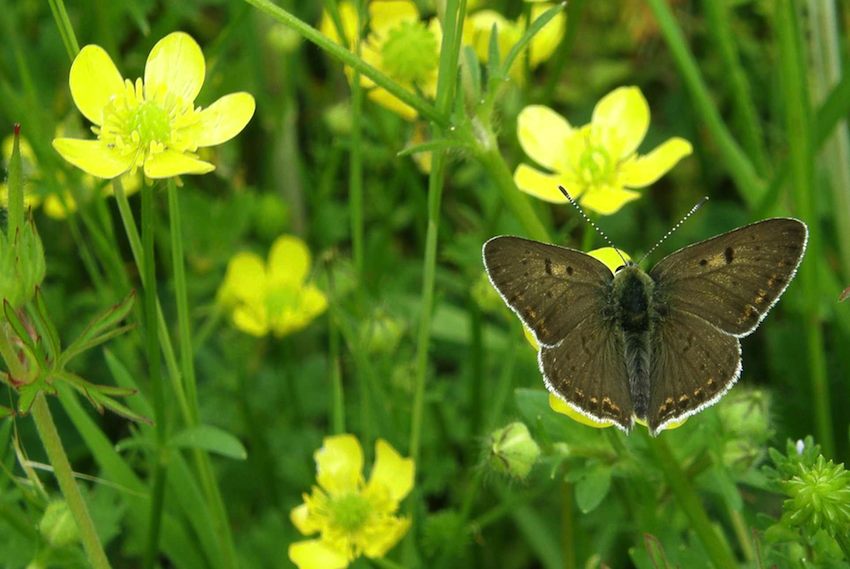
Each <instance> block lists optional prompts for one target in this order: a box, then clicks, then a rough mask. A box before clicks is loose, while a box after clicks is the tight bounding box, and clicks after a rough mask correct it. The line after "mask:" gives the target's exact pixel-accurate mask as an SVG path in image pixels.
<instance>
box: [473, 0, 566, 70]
mask: <svg viewBox="0 0 850 569" xmlns="http://www.w3.org/2000/svg"><path fill="white" fill-rule="evenodd" d="M563 9H564V4H558V5H557V6H553V7H551V8H549V9H548V10H546V11H545V12H543V13H542V14H541V15H540V17H539V18H537V19H536V20H534V23H533V24H531V26H529V27H528V30H526V32H525V33H524V34H523V35H522V37H521V38H520V40H519V41H518V42H516V43H515V44H514V46H513V47H512V48H511V51H509V52H508V55H507V57H505V63H504V65H502V75H503V76H505V77H507V76H508V74H509V73H510V70H511V67H512V66H513V64H514V61H515V60H516V58H517V57H519V54H520V53H522V51H523V50H524V49H525V48H526V47H527V46H528V44H529V43H530V42H531V40H532V39H533V38H534V36H536V35H537V34H538V33H539V32H540V30H542V29H543V26H545V25H546V24H548V23H549V21H550V20H551V19H552V18H554V17H555V16H557V15H558V13H559V12H560V11H561V10H563ZM494 27H495V25H494ZM490 37H491V38H492V37H493V36H490ZM491 44H492V40H491ZM491 50H492V45H491Z"/></svg>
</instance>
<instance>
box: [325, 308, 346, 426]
mask: <svg viewBox="0 0 850 569" xmlns="http://www.w3.org/2000/svg"><path fill="white" fill-rule="evenodd" d="M328 328H329V330H328V343H329V346H328V356H329V357H330V365H331V425H332V426H333V432H334V433H336V434H341V433H344V432H345V392H344V391H343V388H342V369H341V366H340V361H339V357H340V350H339V330H337V329H336V325H335V324H334V319H333V317H331V318H328Z"/></svg>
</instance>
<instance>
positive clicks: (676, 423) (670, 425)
mask: <svg viewBox="0 0 850 569" xmlns="http://www.w3.org/2000/svg"><path fill="white" fill-rule="evenodd" d="M688 419H690V417H685V418H684V419H682V420H681V421H671V422H670V423H668V424H667V425H665V427H664V428H663V429H661V430H660V431H658V432H659V433H660V432H661V431H671V430H673V429H678V428H679V427H681V426H682V425H684V424H685V423H687V422H688ZM635 423H637V424H638V425H643V426H644V427H646V428H647V429H648V428H649V425H647V424H646V421H644V420H643V419H637V418H636V419H635Z"/></svg>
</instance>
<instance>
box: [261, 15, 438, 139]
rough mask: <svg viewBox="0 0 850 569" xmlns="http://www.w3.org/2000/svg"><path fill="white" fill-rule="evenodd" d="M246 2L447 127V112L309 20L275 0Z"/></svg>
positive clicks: (431, 119) (426, 116)
mask: <svg viewBox="0 0 850 569" xmlns="http://www.w3.org/2000/svg"><path fill="white" fill-rule="evenodd" d="M245 2H247V3H248V4H251V5H252V6H254V7H255V8H257V9H259V10H260V11H262V12H263V13H265V14H266V15H267V16H269V17H271V18H273V19H274V20H276V21H278V22H280V23H281V24H283V25H285V26H287V27H289V28H292V29H293V30H295V31H296V32H298V33H299V34H301V35H302V36H304V38H306V39H307V40H309V41H311V42H313V43H314V44H316V45H317V46H319V47H320V48H321V49H323V50H325V51H326V52H328V53H330V54H331V55H332V56H334V57H336V58H337V59H339V60H340V61H342V62H343V63H344V64H346V65H348V66H349V67H351V68H352V69H353V70H355V71H357V72H359V73H361V74H363V75H365V76H366V77H368V78H369V79H371V80H372V81H373V82H374V83H375V85H377V86H378V87H382V88H383V89H386V90H387V91H389V92H390V93H391V94H392V95H395V96H396V97H397V98H398V99H400V100H401V101H402V102H404V103H406V104H407V105H409V106H411V107H413V108H414V109H416V111H417V112H418V113H419V114H420V115H422V116H423V117H424V118H426V119H428V120H430V121H432V122H434V123H436V124H438V125H441V126H446V127H447V126H448V125H449V114H448V113H447V112H445V111H443V112H440V111H438V110H437V109H436V108H435V107H434V106H433V105H431V104H430V103H429V102H428V101H426V100H425V99H423V98H422V97H420V96H419V95H416V94H415V93H413V92H412V91H408V90H407V89H405V88H404V87H402V86H401V85H399V84H398V83H396V82H395V81H393V80H392V79H390V78H389V77H388V76H387V75H385V74H384V73H383V72H382V71H380V70H378V69H376V68H375V67H372V66H371V65H369V64H368V63H366V62H365V61H363V59H361V58H359V57H357V56H356V55H355V54H353V53H351V52H350V51H349V50H347V49H345V48H344V47H342V46H341V45H339V44H337V43H335V42H333V41H331V40H330V39H329V38H327V37H326V36H325V35H324V34H322V33H321V32H320V31H319V30H317V29H316V28H314V27H313V26H311V25H310V24H308V23H306V22H304V21H303V20H300V19H299V18H297V17H295V16H294V15H293V14H290V13H289V12H287V11H286V10H284V9H283V8H281V7H280V6H276V5H275V4H273V3H272V2H270V0H245Z"/></svg>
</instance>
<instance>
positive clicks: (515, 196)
mask: <svg viewBox="0 0 850 569" xmlns="http://www.w3.org/2000/svg"><path fill="white" fill-rule="evenodd" d="M487 138H488V140H487V141H486V142H484V143H481V144H479V152H478V160H479V161H480V162H481V164H482V165H483V166H484V168H485V169H486V170H487V173H488V174H490V176H491V177H492V179H493V181H494V182H495V183H496V187H498V188H499V191H500V192H501V194H502V199H504V201H505V203H506V204H507V205H508V207H509V208H510V210H511V211H512V212H513V214H514V215H515V216H516V218H517V219H518V220H519V222H520V223H521V224H522V226H523V228H525V231H526V232H527V233H528V236H529V237H531V238H532V239H536V240H538V241H547V242H548V241H551V239H550V237H549V231H547V229H546V227H545V226H544V225H543V222H542V221H540V217H538V215H537V213H536V212H535V211H534V208H533V207H532V205H531V202H530V201H529V199H528V197H527V196H526V195H525V194H523V193H522V192H520V191H519V189H517V187H516V184H515V183H514V177H513V174H511V171H510V170H509V169H508V165H507V164H505V159H504V158H503V157H502V155H501V153H500V152H499V147H498V144H497V143H496V140H495V136H493V135H492V134H490V135H488V136H487Z"/></svg>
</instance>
